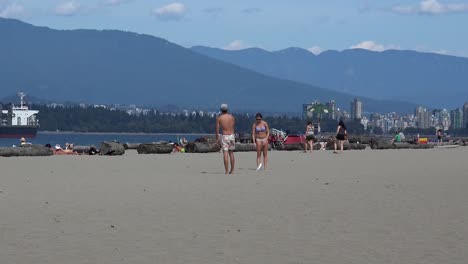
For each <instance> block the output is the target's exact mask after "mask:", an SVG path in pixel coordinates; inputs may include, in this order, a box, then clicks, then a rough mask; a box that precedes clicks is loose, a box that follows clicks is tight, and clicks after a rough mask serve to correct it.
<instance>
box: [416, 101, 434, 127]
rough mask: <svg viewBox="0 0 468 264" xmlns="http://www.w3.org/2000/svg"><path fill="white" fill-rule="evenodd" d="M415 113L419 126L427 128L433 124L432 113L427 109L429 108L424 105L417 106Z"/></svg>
mask: <svg viewBox="0 0 468 264" xmlns="http://www.w3.org/2000/svg"><path fill="white" fill-rule="evenodd" d="M414 115H415V116H416V121H417V125H418V128H422V129H425V128H429V127H430V126H431V120H430V117H431V115H430V113H429V111H427V108H425V107H422V106H418V107H416V110H415V113H414Z"/></svg>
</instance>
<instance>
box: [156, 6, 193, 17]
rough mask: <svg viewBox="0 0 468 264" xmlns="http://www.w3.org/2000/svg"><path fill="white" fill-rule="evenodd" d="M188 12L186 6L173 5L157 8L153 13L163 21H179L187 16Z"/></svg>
mask: <svg viewBox="0 0 468 264" xmlns="http://www.w3.org/2000/svg"><path fill="white" fill-rule="evenodd" d="M186 11H187V10H186V8H185V5H184V4H181V3H172V4H168V5H166V6H162V7H159V8H155V9H154V10H153V12H152V13H153V15H154V16H156V17H157V18H159V19H161V20H179V19H181V18H182V17H183V16H184V15H185V12H186Z"/></svg>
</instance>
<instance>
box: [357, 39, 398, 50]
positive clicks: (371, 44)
mask: <svg viewBox="0 0 468 264" xmlns="http://www.w3.org/2000/svg"><path fill="white" fill-rule="evenodd" d="M350 49H365V50H371V51H384V50H388V49H400V47H398V46H396V45H383V44H380V43H377V42H375V41H372V40H367V41H363V42H361V43H358V44H356V45H353V46H351V47H350Z"/></svg>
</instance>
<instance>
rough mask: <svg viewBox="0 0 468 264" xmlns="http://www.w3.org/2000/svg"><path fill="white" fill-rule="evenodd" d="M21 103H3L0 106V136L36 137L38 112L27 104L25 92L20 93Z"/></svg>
mask: <svg viewBox="0 0 468 264" xmlns="http://www.w3.org/2000/svg"><path fill="white" fill-rule="evenodd" d="M18 96H19V97H20V105H19V106H15V105H14V104H8V105H1V108H0V110H1V111H0V121H1V123H0V138H21V137H25V138H34V137H36V134H37V129H38V128H39V120H38V119H37V116H36V115H37V114H38V113H39V111H37V110H30V109H29V107H28V106H27V105H26V104H25V101H24V97H25V96H26V94H25V93H22V92H20V93H18Z"/></svg>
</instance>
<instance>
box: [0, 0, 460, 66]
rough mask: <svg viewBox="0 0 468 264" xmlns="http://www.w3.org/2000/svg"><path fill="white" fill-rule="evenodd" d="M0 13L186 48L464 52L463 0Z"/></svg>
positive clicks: (46, 6)
mask: <svg viewBox="0 0 468 264" xmlns="http://www.w3.org/2000/svg"><path fill="white" fill-rule="evenodd" d="M0 17H4V18H15V19H20V20H22V21H25V22H28V23H31V24H34V25H37V26H47V27H50V28H55V29H79V28H80V29H81V28H86V29H119V30H124V31H133V32H138V33H144V34H150V35H153V36H157V37H161V38H165V39H167V40H169V41H171V42H174V43H177V44H179V45H182V46H185V47H191V46H194V45H204V46H210V47H217V48H223V49H230V50H237V49H243V48H249V47H260V48H263V49H266V50H281V49H285V48H288V47H300V48H305V49H308V50H310V51H311V52H314V53H316V54H318V53H320V52H323V51H325V50H328V49H333V50H344V49H349V48H365V49H369V50H374V51H383V50H387V49H408V50H417V51H423V52H435V53H441V54H448V55H455V56H463V57H468V0H322V1H318V0H287V1H286V0H176V1H171V0H0ZM0 37H1V36H0Z"/></svg>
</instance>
